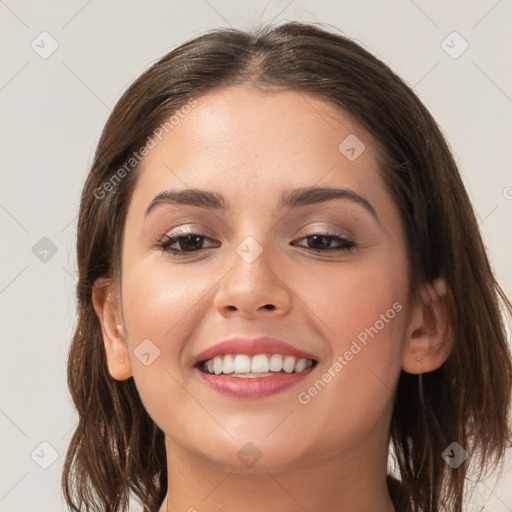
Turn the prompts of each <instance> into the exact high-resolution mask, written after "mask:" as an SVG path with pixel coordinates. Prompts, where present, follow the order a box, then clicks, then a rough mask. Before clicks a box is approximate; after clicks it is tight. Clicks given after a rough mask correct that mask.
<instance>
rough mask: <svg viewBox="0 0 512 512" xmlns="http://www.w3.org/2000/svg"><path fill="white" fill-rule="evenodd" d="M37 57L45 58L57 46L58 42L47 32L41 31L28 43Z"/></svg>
mask: <svg viewBox="0 0 512 512" xmlns="http://www.w3.org/2000/svg"><path fill="white" fill-rule="evenodd" d="M30 46H31V47H32V50H34V51H35V52H36V53H37V54H38V55H39V57H41V58H42V59H47V58H48V57H50V56H51V55H52V54H53V52H54V51H55V50H56V49H57V48H58V47H59V43H58V42H57V41H56V39H54V38H53V37H52V36H51V34H49V33H48V32H46V31H45V32H41V33H40V34H39V35H38V36H37V37H36V38H35V39H34V40H33V41H32V43H31V44H30Z"/></svg>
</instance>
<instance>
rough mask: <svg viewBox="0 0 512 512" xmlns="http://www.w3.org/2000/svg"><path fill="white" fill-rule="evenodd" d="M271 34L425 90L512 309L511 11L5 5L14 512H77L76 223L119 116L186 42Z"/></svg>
mask: <svg viewBox="0 0 512 512" xmlns="http://www.w3.org/2000/svg"><path fill="white" fill-rule="evenodd" d="M271 19H274V20H275V21H278V20H279V21H280V20H283V21H284V20H303V21H318V22H326V23H330V24H332V25H334V26H335V27H337V28H339V29H340V30H342V31H343V32H344V33H346V34H347V35H349V36H351V37H353V38H355V39H356V40H358V41H359V42H360V43H362V44H363V45H364V46H365V47H367V48H368V49H369V50H370V51H372V52H373V53H375V54H376V55H377V56H379V57H380V58H381V59H382V60H383V61H384V62H386V63H387V64H388V65H390V66H391V67H392V69H393V70H395V71H396V72H397V73H398V74H399V75H400V76H402V77H403V79H404V80H405V81H406V82H407V83H408V84H410V85H411V86H413V87H414V89H415V91H416V92H417V94H418V95H419V96H420V98H421V99H422V100H423V101H424V103H425V104H426V105H427V107H428V108H429V109H430V111H431V112H432V113H433V115H434V117H435V118H436V119H437V121H438V123H439V124H440V126H441V127H442V129H443V131H444V133H445V134H446V136H447V139H448V141H449V143H450V145H451V147H452V149H453V151H454V154H455V157H456V159H457V162H458V163H459V165H460V170H461V173H462V176H463V178H464V181H465V184H466V186H467V189H468V192H469V194H470V196H471V198H472V200H473V204H474V206H475V208H476V211H477V214H478V216H479V218H480V226H481V229H482V233H483V236H484V239H485V243H486V245H487V247H488V250H489V254H490V257H491V261H492V264H493V266H494V269H495V272H496V274H497V277H498V279H499V281H500V282H501V283H502V285H503V287H504V289H505V290H506V292H507V295H508V296H509V297H510V296H511V291H512V272H511V268H510V264H508V265H507V263H508V262H509V260H510V255H511V247H512V235H511V233H512V230H511V229H510V224H511V223H510V220H511V211H512V200H511V199H512V188H511V187H512V176H511V173H510V168H511V160H512V144H511V141H512V122H511V121H512V116H511V113H512V99H511V98H512V67H511V65H510V64H511V62H512V61H511V55H512V30H511V29H512V23H511V21H512V1H511V0H498V1H497V0H480V1H472V2H470V1H462V0H460V1H452V2H443V1H441V0H438V1H424V0H414V1H413V0H396V1H378V0H374V1H372V0H365V1H361V0H350V1H342V2H340V1H334V0H332V1H316V2H313V1H312V0H292V1H289V0H283V1H281V0H262V1H251V2H235V1H228V0H187V1H179V2H177V1H149V2H142V1H139V2H136V1H133V0H131V1H123V2H121V1H119V0H118V1H110V2H106V1H103V2H102V1H100V0H89V1H86V0H80V1H74V0H73V1H66V2H64V1H60V2H57V1H45V2H42V1H39V2H36V1H29V0H27V1H15V0H5V1H0V34H1V38H2V41H1V45H0V52H1V76H0V102H1V112H2V122H1V125H0V130H1V133H0V145H1V150H0V154H1V177H0V180H1V183H0V229H1V234H0V236H1V241H2V242H1V243H2V251H1V260H0V314H1V327H2V337H1V343H2V350H1V354H2V356H1V361H0V365H1V367H0V379H1V381H0V384H1V387H0V393H1V395H0V460H1V461H2V465H1V468H0V511H9V512H18V511H31V512H37V511H45V512H46V511H58V510H64V505H63V503H62V501H61V497H60V472H61V467H62V460H63V454H64V452H65V449H66V447H67V444H68V442H69V440H70V436H71V431H72V429H73V427H74V425H75V423H76V417H75V415H74V413H73V410H72V407H71V400H70V398H69V396H68V390H67V385H66V368H65V364H66V355H67V350H68V346H69V343H70V337H71V333H72V329H73V325H74V322H75V303H74V286H75V283H76V277H75V276H76V265H75V254H74V251H75V247H74V238H75V233H76V215H77V211H78V201H79V194H80V190H81V186H82V185H83V182H84V179H85V176H86V173H87V171H88V168H89V166H90V164H91V162H92V156H93V151H94V149H95V146H96V144H97V142H98V138H99V135H100V132H101V130H102V128H103V125H104V123H105V121H106V119H107V116H108V115H109V112H110V110H111V108H112V107H113V105H114V104H115V102H116V101H117V100H118V99H119V97H120V95H121V93H122V91H123V90H124V89H125V88H126V87H127V86H128V84H129V83H130V82H131V81H132V80H133V79H135V78H136V77H137V76H138V75H139V74H140V73H141V72H142V71H143V70H144V69H146V68H147V67H148V66H149V65H150V64H151V63H153V62H154V61H155V60H157V59H158V58H160V57H161V56H162V55H164V54H165V53H167V52H168V51H169V50H171V49H172V48H174V47H175V46H177V45H178V44H180V43H182V42H183V41H185V40H187V39H189V38H191V37H193V36H195V35H198V34H200V33H201V32H203V31H205V30H207V29H211V28H216V27H221V26H225V27H227V26H234V27H238V28H253V27H256V26H258V25H259V24H260V23H261V22H266V21H269V20H271ZM454 31H456V32H458V33H459V34H460V36H462V38H463V39H461V38H460V37H459V36H457V35H453V34H452V33H453V32H454ZM42 32H48V33H49V34H50V36H48V35H42V36H41V35H40V34H41V33H42ZM54 41H56V43H55V42H54ZM443 41H445V43H443ZM464 41H467V43H468V44H469V46H468V48H467V49H466V51H464V52H463V53H461V54H460V55H458V54H459V53H460V52H461V50H463V49H464V46H465V43H464ZM52 44H54V45H55V44H58V48H57V49H56V50H55V52H54V53H52V54H51V55H49V56H48V55H46V54H45V52H46V53H48V52H49V51H50V50H51V49H52V46H51V45H52ZM32 46H34V48H33V47H32ZM43 57H46V58H43ZM455 57H456V58H455ZM43 237H46V238H47V239H48V240H46V239H44V240H42V241H41V239H42V238H43ZM34 247H35V248H34ZM45 251H47V252H45ZM55 251H56V252H55ZM54 253H55V254H54ZM41 443H49V444H43V445H41ZM55 457H56V458H55ZM54 459H55V460H54ZM44 466H48V467H47V469H44ZM511 467H512V463H511V461H510V458H509V459H508V461H507V465H506V473H505V474H504V476H503V477H502V479H501V480H500V481H499V482H498V485H496V482H495V481H494V480H492V481H491V480H489V481H486V482H484V483H481V484H479V485H477V486H476V488H475V494H474V498H473V500H472V501H473V502H474V503H475V505H473V506H471V507H469V508H468V510H480V511H481V510H486V511H489V512H490V511H492V512H502V511H512V492H511V489H510V486H508V488H507V487H506V486H505V481H507V480H508V481H509V482H510V478H511V477H512V470H511ZM476 503H480V505H479V506H477V505H476ZM484 506H485V508H482V507H484ZM134 510H138V509H137V507H134Z"/></svg>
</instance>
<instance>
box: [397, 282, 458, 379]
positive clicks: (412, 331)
mask: <svg viewBox="0 0 512 512" xmlns="http://www.w3.org/2000/svg"><path fill="white" fill-rule="evenodd" d="M412 308H413V309H412V314H411V315H410V321H409V324H408V326H407V330H406V339H405V346H404V350H403V352H402V368H403V370H404V371H406V372H407V373H427V372H431V371H433V370H436V369H437V368H439V367H440V366H441V365H442V364H443V363H444V362H445V361H446V360H447V359H448V356H449V355H450V353H451V351H452V349H453V345H454V336H453V316H452V303H451V294H450V292H449V290H448V287H447V285H446V282H445V281H444V280H443V279H436V280H435V281H434V282H432V283H423V284H422V285H421V288H420V290H419V294H418V300H417V302H416V303H415V304H414V305H413V306H412Z"/></svg>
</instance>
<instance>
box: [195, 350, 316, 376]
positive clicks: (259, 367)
mask: <svg viewBox="0 0 512 512" xmlns="http://www.w3.org/2000/svg"><path fill="white" fill-rule="evenodd" d="M316 364H317V361H316V360H314V359H304V358H298V357H294V356H290V355H286V356H285V355H281V354H256V355H252V356H251V355H247V354H225V355H219V356H215V357H213V358H212V359H207V360H204V361H200V362H199V363H198V364H197V365H196V367H197V368H198V369H199V370H200V371H201V372H202V373H205V374H207V375H218V376H220V377H235V378H242V379H255V378H261V377H273V376H277V375H283V374H296V373H301V372H303V371H305V370H307V369H308V368H311V367H313V366H315V365H316Z"/></svg>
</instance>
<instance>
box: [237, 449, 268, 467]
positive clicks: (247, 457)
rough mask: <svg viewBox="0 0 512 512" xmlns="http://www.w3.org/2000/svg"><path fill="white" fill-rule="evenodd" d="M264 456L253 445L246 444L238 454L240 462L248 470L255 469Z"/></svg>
mask: <svg viewBox="0 0 512 512" xmlns="http://www.w3.org/2000/svg"><path fill="white" fill-rule="evenodd" d="M262 455H263V454H262V453H261V452H260V451H259V450H258V448H257V447H256V446H255V445H254V444H253V443H245V444H244V445H243V446H242V448H240V450H238V452H237V454H236V456H237V457H238V458H239V459H240V462H241V463H242V464H243V465H244V466H246V467H248V468H252V467H254V466H255V464H256V463H257V462H258V461H259V460H260V459H261V457H262Z"/></svg>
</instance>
